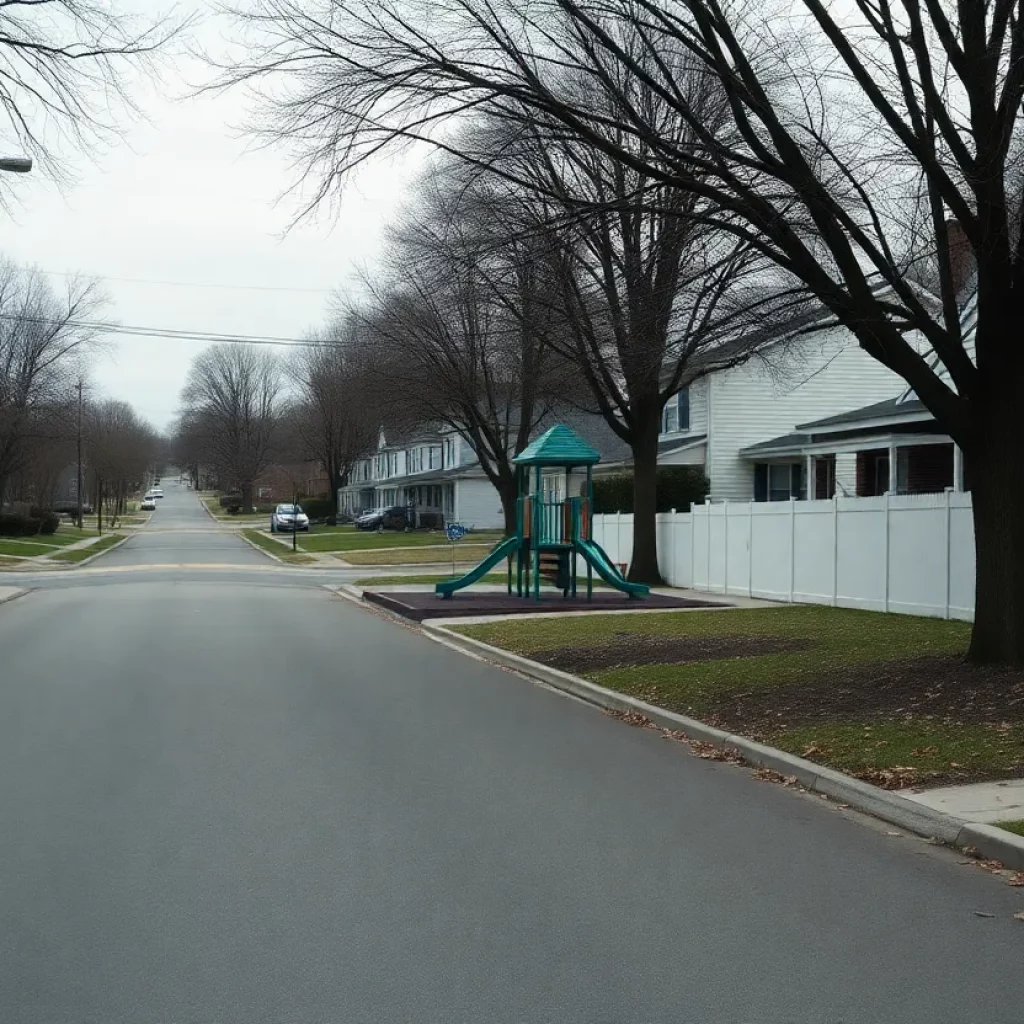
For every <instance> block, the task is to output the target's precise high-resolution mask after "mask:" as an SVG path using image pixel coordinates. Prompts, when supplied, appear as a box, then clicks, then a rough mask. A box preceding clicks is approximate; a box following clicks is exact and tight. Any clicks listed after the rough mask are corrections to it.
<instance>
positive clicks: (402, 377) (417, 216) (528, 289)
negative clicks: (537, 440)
mask: <svg viewBox="0 0 1024 1024" xmlns="http://www.w3.org/2000/svg"><path fill="white" fill-rule="evenodd" d="M509 228H510V223H509V221H508V219H507V218H505V217H503V216H501V215H500V211H499V210H497V209H496V208H495V206H494V197H493V196H491V195H489V194H488V193H487V191H486V189H485V188H482V187H477V186H476V185H475V184H474V183H473V182H470V181H467V180H466V179H465V176H464V175H463V174H462V173H461V168H459V167H457V166H453V165H451V164H449V165H446V166H436V167H434V168H432V169H431V170H430V171H428V173H427V174H426V175H424V177H423V178H422V179H421V180H420V182H419V183H418V186H417V188H416V192H415V198H414V200H413V202H412V203H411V204H410V207H409V209H408V210H407V212H406V214H405V216H404V218H403V219H402V221H401V223H399V224H398V225H396V226H395V228H394V229H393V230H392V231H391V233H390V245H389V248H388V251H387V253H386V255H385V257H384V266H383V268H382V271H383V272H377V273H375V274H374V275H373V278H372V279H369V280H367V282H366V289H367V291H368V292H369V294H370V295H371V296H372V299H371V301H370V302H369V303H367V304H366V305H365V306H364V307H363V308H362V309H361V310H359V309H357V310H356V312H355V315H356V316H358V317H360V318H361V322H362V323H363V325H364V331H365V334H366V339H365V342H364V347H365V348H366V350H367V351H370V352H372V353H374V354H375V355H374V358H373V359H372V361H371V363H370V366H371V373H370V378H369V379H370V382H371V383H372V385H373V391H374V393H375V394H377V395H378V396H381V398H383V396H385V395H389V396H400V397H401V406H402V412H403V414H404V416H405V418H406V419H410V420H414V421H416V422H421V423H422V422H428V423H434V424H437V425H442V424H443V425H447V426H449V427H451V428H452V429H453V430H456V431H458V433H459V434H460V435H461V436H462V437H464V438H465V439H466V441H467V442H468V443H469V445H470V446H471V447H472V449H473V451H474V452H475V453H476V455H477V457H478V459H479V461H480V467H481V469H482V470H483V472H484V474H485V475H486V476H487V478H488V479H489V480H490V481H491V483H492V484H493V485H494V487H495V489H496V490H497V491H498V494H499V495H500V498H501V503H502V509H503V512H504V517H505V527H506V530H509V531H514V529H515V521H516V495H517V474H516V467H515V465H514V463H513V461H512V460H513V458H514V457H515V456H516V455H518V454H519V452H521V451H522V450H523V449H524V448H525V447H526V445H527V444H528V443H529V440H530V436H531V433H532V432H533V430H534V429H535V428H536V427H537V425H538V424H539V423H540V422H541V421H542V420H543V419H544V417H545V416H546V415H547V414H548V412H549V411H550V410H551V408H552V405H553V404H554V402H555V401H556V400H558V399H562V400H564V399H565V397H566V395H567V392H571V390H572V387H571V378H572V374H571V373H570V372H569V369H568V367H567V365H566V362H565V360H564V359H562V358H560V357H559V356H558V354H557V353H555V352H554V351H552V350H551V349H550V348H549V347H548V346H547V345H546V343H545V336H546V334H548V333H550V328H549V326H548V325H542V319H543V317H544V316H545V314H546V313H547V312H548V311H549V309H550V305H551V301H552V297H553V296H552V294H551V293H552V291H553V289H554V287H555V283H554V278H553V274H552V269H551V264H550V260H549V259H547V256H546V253H545V252H544V251H543V249H542V247H541V246H540V245H538V243H537V239H535V238H530V237H529V236H528V235H519V234H516V233H515V232H514V231H510V230H509ZM577 390H578V389H577Z"/></svg>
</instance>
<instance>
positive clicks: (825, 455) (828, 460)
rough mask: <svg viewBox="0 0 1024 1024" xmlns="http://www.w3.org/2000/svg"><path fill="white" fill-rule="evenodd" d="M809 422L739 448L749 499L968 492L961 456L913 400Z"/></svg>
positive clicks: (951, 442)
mask: <svg viewBox="0 0 1024 1024" xmlns="http://www.w3.org/2000/svg"><path fill="white" fill-rule="evenodd" d="M882 405H883V406H884V409H883V408H879V407H878V406H872V407H869V408H868V409H865V410H860V411H858V412H854V413H846V414H843V415H842V416H836V417H831V418H829V419H826V420H819V421H817V422H815V423H807V424H804V425H802V426H801V427H798V428H797V431H796V432H794V433H792V434H786V435H784V436H783V437H777V438H773V439H772V440H770V441H764V442H762V443H760V444H756V445H751V446H750V447H749V448H745V449H744V450H743V451H742V452H740V455H741V457H742V458H744V459H745V460H746V461H747V462H748V463H749V464H750V466H751V472H752V474H753V477H754V500H755V501H788V500H790V499H791V498H795V499H798V500H804V499H810V500H822V499H829V498H835V497H841V498H854V497H856V498H870V497H877V496H880V495H883V494H891V495H900V494H941V493H942V492H943V491H955V492H960V491H964V490H967V489H968V485H967V483H966V474H965V467H964V459H963V455H962V453H961V451H960V449H959V448H958V447H957V446H956V445H955V444H954V443H953V441H952V439H951V438H950V437H949V436H948V435H947V434H944V433H943V432H942V431H941V430H940V429H939V428H938V425H937V424H936V423H935V421H934V420H933V419H931V417H930V416H929V415H928V414H927V412H924V411H923V410H922V407H921V404H920V403H919V402H916V401H911V402H900V401H893V402H887V403H882Z"/></svg>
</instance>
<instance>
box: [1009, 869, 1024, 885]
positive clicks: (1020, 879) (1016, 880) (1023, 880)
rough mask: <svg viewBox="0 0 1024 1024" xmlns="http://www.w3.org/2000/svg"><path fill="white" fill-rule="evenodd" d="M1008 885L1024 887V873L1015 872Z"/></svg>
mask: <svg viewBox="0 0 1024 1024" xmlns="http://www.w3.org/2000/svg"><path fill="white" fill-rule="evenodd" d="M1006 884H1007V885H1024V871H1014V873H1013V874H1012V875H1010V880H1009V881H1008V882H1007V883H1006Z"/></svg>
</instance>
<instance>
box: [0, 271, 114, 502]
mask: <svg viewBox="0 0 1024 1024" xmlns="http://www.w3.org/2000/svg"><path fill="white" fill-rule="evenodd" d="M105 304H106V299H105V297H104V295H103V293H102V291H101V290H100V288H99V287H98V286H97V284H96V283H95V282H91V281H84V280H78V279H71V280H70V281H69V282H68V284H67V286H66V291H65V292H64V293H63V294H60V295H58V293H57V292H55V291H54V290H53V288H52V287H51V286H50V284H49V282H48V281H47V280H46V278H45V277H44V276H43V275H42V274H40V273H39V272H38V271H34V270H24V269H22V268H19V267H17V266H15V265H14V264H11V263H2V264H0V503H2V502H3V500H4V494H5V491H6V488H7V481H8V479H9V478H10V477H11V475H12V474H14V473H16V472H18V471H19V470H22V469H24V467H25V465H26V460H27V459H28V458H29V457H30V455H31V451H32V444H33V443H34V442H35V443H38V442H41V441H45V440H47V439H50V440H54V439H59V438H60V437H61V436H68V435H69V434H70V433H71V430H72V428H71V426H70V417H69V416H66V415H65V414H66V413H67V411H68V409H69V408H70V405H71V392H72V389H73V385H74V380H75V379H76V378H77V376H78V374H79V371H80V367H81V360H82V358H83V357H84V356H85V355H86V354H87V353H88V352H89V351H90V349H91V348H92V347H93V346H94V345H95V344H96V343H97V341H98V339H99V331H100V329H101V328H99V327H97V326H95V323H94V321H95V317H96V315H97V313H98V312H99V311H100V310H101V309H102V308H103V307H104V305H105Z"/></svg>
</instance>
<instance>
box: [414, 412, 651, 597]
mask: <svg viewBox="0 0 1024 1024" xmlns="http://www.w3.org/2000/svg"><path fill="white" fill-rule="evenodd" d="M600 461H601V456H600V454H599V453H598V452H597V451H595V450H594V449H593V448H592V447H591V446H590V445H588V444H587V443H586V442H585V441H584V440H583V439H582V438H580V437H579V435H577V434H576V433H574V432H573V431H572V430H570V429H569V428H568V427H566V426H564V425H562V424H557V425H555V426H553V427H552V428H551V429H550V430H548V431H547V432H546V433H545V434H543V435H542V436H541V437H538V438H537V440H536V441H534V442H533V443H532V444H531V445H529V446H528V447H527V448H526V449H524V450H523V452H522V453H521V454H519V455H518V456H516V458H515V459H513V462H514V463H515V465H516V471H517V476H518V497H517V498H516V534H515V536H514V537H507V538H506V539H505V540H504V541H502V542H501V543H500V544H499V545H497V547H495V548H494V550H493V551H491V552H490V553H489V554H488V555H487V557H486V558H484V560H483V561H482V562H481V563H480V564H479V565H478V566H476V567H475V568H474V569H471V570H470V571H469V572H468V573H466V574H465V575H464V576H460V577H459V578H458V579H454V580H446V581H445V582H444V583H438V584H436V585H435V587H434V590H435V593H437V594H440V595H441V596H442V597H451V596H452V594H454V593H455V592H456V591H457V590H462V589H463V588H465V587H469V586H472V585H473V584H474V583H476V582H477V581H479V580H480V579H481V578H482V577H483V576H485V575H486V574H487V573H488V572H490V570H491V569H493V568H494V567H495V566H496V565H498V564H499V563H501V562H503V561H507V562H508V593H509V594H512V593H513V584H514V585H515V593H516V594H517V595H518V596H519V597H522V598H530V597H532V598H533V599H534V600H536V601H539V600H540V599H541V589H540V588H541V581H542V580H546V581H548V582H549V583H552V584H554V586H555V587H557V588H558V589H559V590H561V591H562V596H563V597H566V598H569V597H572V598H575V597H576V591H577V585H578V583H579V581H580V576H579V559H580V558H582V559H583V561H584V563H585V565H586V581H587V590H586V593H587V600H588V601H590V600H592V599H593V593H594V573H595V572H596V573H597V575H598V576H599V577H600V578H601V579H602V580H603V581H604V583H606V584H607V585H608V586H609V587H612V588H614V589H615V590H619V591H621V592H622V593H624V594H626V595H628V596H629V598H631V599H636V598H641V597H646V596H647V594H648V593H649V591H650V588H649V587H648V586H647V585H646V584H644V583H630V582H628V581H627V580H626V579H625V577H624V576H623V575H622V573H620V572H619V570H618V569H617V568H616V566H615V565H614V564H613V563H612V561H611V560H610V559H609V558H608V555H607V554H606V553H605V551H604V549H603V548H602V547H601V546H600V545H599V544H597V543H596V542H595V541H594V538H593V521H592V509H593V507H594V476H593V471H594V466H595V465H597V463H598V462H600ZM552 469H558V470H561V471H562V472H563V473H564V477H563V478H562V481H561V482H562V484H563V487H562V489H561V493H562V494H564V495H565V497H564V498H563V497H560V496H558V497H556V496H555V495H556V492H555V491H552V490H550V489H549V491H548V492H547V493H545V491H544V487H545V484H548V485H549V486H550V484H552V483H558V482H559V481H558V480H554V481H553V480H552V477H551V474H550V470H552ZM579 469H585V470H586V480H585V486H584V488H583V494H582V495H580V496H578V497H573V496H571V494H572V491H571V483H572V475H573V470H579ZM531 470H532V471H533V472H532V474H531ZM545 470H548V471H549V473H548V474H547V476H545V473H544V471H545ZM531 475H532V478H533V486H532V489H531Z"/></svg>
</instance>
